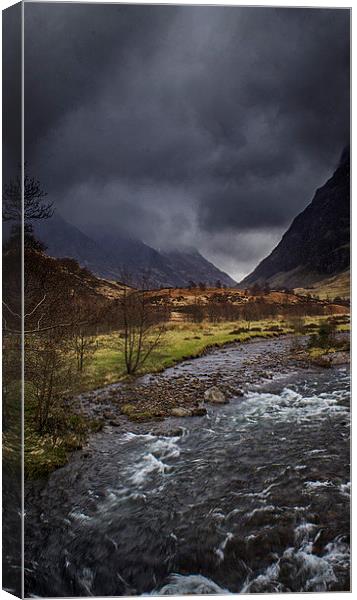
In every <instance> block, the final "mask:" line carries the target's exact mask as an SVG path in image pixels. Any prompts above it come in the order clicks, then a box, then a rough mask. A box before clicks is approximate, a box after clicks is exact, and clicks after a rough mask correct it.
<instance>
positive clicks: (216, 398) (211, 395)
mask: <svg viewBox="0 0 357 600" xmlns="http://www.w3.org/2000/svg"><path fill="white" fill-rule="evenodd" d="M204 398H205V401H206V402H210V403H211V404H227V403H228V400H227V399H226V397H225V395H224V394H223V392H221V390H220V389H219V388H218V387H216V386H215V385H214V386H212V387H211V388H209V389H208V390H206V391H205V393H204Z"/></svg>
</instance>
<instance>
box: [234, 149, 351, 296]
mask: <svg viewBox="0 0 357 600" xmlns="http://www.w3.org/2000/svg"><path fill="white" fill-rule="evenodd" d="M349 228H350V153H349V149H345V150H344V152H343V154H342V157H341V160H340V164H339V165H338V168H337V169H336V171H335V173H334V174H333V176H332V177H331V178H330V179H329V180H328V181H327V182H326V184H325V185H324V186H322V187H321V188H319V189H318V190H317V192H316V194H315V196H314V198H313V200H312V202H311V203H310V204H309V205H308V206H307V207H306V208H305V210H304V211H303V212H302V213H300V214H299V215H298V216H297V217H296V218H295V219H294V221H293V223H292V225H291V226H290V228H289V229H288V231H287V232H286V233H285V234H284V235H283V237H282V240H281V241H280V243H279V244H278V246H277V247H276V248H275V249H274V250H273V252H272V253H271V254H270V255H269V256H268V257H267V258H265V259H264V260H263V261H262V262H261V263H260V264H259V265H258V267H257V268H256V269H255V270H254V271H253V273H251V274H250V275H248V277H246V278H245V279H243V281H241V282H240V284H239V285H240V287H247V286H251V285H253V284H255V283H257V284H269V285H270V286H271V287H274V288H283V287H289V288H294V287H303V288H307V287H310V286H311V285H312V284H313V283H315V282H316V281H321V280H322V279H325V278H327V277H332V276H334V275H337V274H338V273H341V272H343V271H345V270H346V269H348V267H349V263H350V229H349Z"/></svg>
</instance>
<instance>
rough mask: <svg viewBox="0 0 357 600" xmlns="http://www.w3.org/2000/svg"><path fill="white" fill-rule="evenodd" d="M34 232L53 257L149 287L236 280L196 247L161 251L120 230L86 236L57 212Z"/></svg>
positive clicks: (224, 283)
mask: <svg viewBox="0 0 357 600" xmlns="http://www.w3.org/2000/svg"><path fill="white" fill-rule="evenodd" d="M34 230H35V234H36V235H37V237H38V238H39V239H40V240H41V241H42V242H43V243H44V244H45V245H46V248H47V250H46V252H47V253H48V254H49V255H50V256H54V257H56V258H64V257H71V258H75V259H76V260H77V261H78V262H79V264H80V265H81V266H83V267H87V268H88V269H89V270H90V271H92V272H93V273H95V274H96V275H99V276H100V277H105V278H107V279H113V280H118V281H123V279H127V280H128V281H127V282H128V283H132V284H133V285H141V284H143V283H144V280H145V283H146V284H148V285H149V286H150V287H172V286H173V287H186V286H188V285H190V284H191V282H195V283H199V282H203V283H205V284H206V285H216V283H217V281H220V283H221V284H222V285H227V286H233V285H235V284H236V282H235V281H234V280H233V279H232V278H231V277H230V276H229V275H227V274H226V273H224V272H223V271H221V270H220V269H218V268H217V267H215V265H213V264H212V263H211V262H209V261H208V260H206V259H205V258H204V257H203V256H202V255H201V254H200V253H199V252H198V251H197V250H196V249H194V248H190V249H185V250H175V251H170V252H162V251H158V250H155V249H154V248H152V247H151V246H148V245H147V244H144V243H143V242H142V241H140V240H137V239H133V238H130V237H125V236H124V235H123V234H117V235H114V234H111V235H104V234H103V233H101V234H98V236H96V235H94V236H93V235H92V236H88V235H86V234H85V233H83V232H82V231H81V230H80V229H78V227H76V226H74V225H71V224H70V223H68V222H67V221H65V219H63V218H62V217H61V216H60V215H59V214H58V213H55V214H54V215H53V217H52V218H51V219H47V220H46V221H41V222H37V223H36V224H35V225H34Z"/></svg>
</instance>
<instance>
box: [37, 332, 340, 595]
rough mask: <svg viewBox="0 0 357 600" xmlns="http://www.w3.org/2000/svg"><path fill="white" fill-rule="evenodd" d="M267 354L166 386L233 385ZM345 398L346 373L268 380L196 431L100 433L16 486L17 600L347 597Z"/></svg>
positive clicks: (185, 427)
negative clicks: (210, 380) (21, 550)
mask: <svg viewBox="0 0 357 600" xmlns="http://www.w3.org/2000/svg"><path fill="white" fill-rule="evenodd" d="M277 344H281V342H279V341H272V342H258V343H255V344H249V345H247V346H245V349H244V350H242V348H243V347H242V345H238V344H237V345H232V346H231V347H229V348H225V349H221V350H216V351H215V352H213V353H211V354H208V355H206V356H204V357H202V358H199V359H197V360H195V361H191V362H189V361H188V362H186V363H182V364H181V365H178V366H177V367H174V368H172V369H168V370H167V371H166V372H165V373H164V375H163V376H164V377H177V376H180V375H182V373H186V375H188V376H189V374H190V373H194V374H195V376H196V377H202V378H204V377H205V376H206V375H207V374H208V373H210V372H212V370H217V369H218V370H221V371H222V370H223V371H224V373H225V375H226V377H227V379H229V378H231V379H232V378H234V376H235V373H237V369H239V368H241V362H240V361H241V360H242V353H243V354H244V353H245V356H246V355H247V352H248V354H249V360H250V364H251V365H252V364H253V365H254V361H255V364H257V365H259V357H261V356H262V355H263V354H262V353H265V352H266V351H273V350H274V348H277V347H279V348H281V346H277ZM161 377H162V376H161ZM349 386H350V381H349V370H348V368H347V367H345V366H342V367H341V366H340V367H334V368H331V369H309V370H306V369H295V368H290V369H285V370H282V371H281V372H279V370H277V371H275V372H273V374H272V375H271V376H270V378H269V377H261V378H260V379H259V381H256V382H255V383H253V382H252V383H251V384H249V385H248V389H246V390H245V393H244V396H243V397H236V398H233V399H232V400H231V401H230V403H229V404H226V405H222V406H209V407H208V413H207V415H206V416H204V417H191V418H185V419H171V420H170V423H171V424H174V425H175V429H176V433H177V434H176V435H168V434H167V435H165V432H161V433H160V431H158V432H156V433H155V430H152V431H150V428H149V429H148V427H146V428H145V427H144V426H142V427H141V429H140V428H138V427H136V428H134V427H133V428H132V430H131V431H130V423H129V424H128V426H127V431H123V430H122V429H121V428H119V429H118V428H115V427H110V426H106V427H105V428H104V430H103V431H102V432H100V433H97V434H95V435H93V436H92V437H91V438H90V440H89V443H88V447H86V448H85V449H84V450H82V451H80V452H76V453H74V454H73V455H72V457H71V459H70V462H69V463H68V465H66V466H65V467H63V468H61V469H59V470H58V471H56V472H55V473H53V474H52V475H51V476H50V478H49V480H48V481H47V482H38V483H36V484H28V486H27V498H26V594H27V595H28V596H29V595H36V596H42V597H43V596H45V597H51V596H66V597H68V596H88V595H94V596H106V595H108V596H109V595H111V596H116V595H134V594H138V595H150V594H159V595H165V594H168V595H170V594H187V593H191V594H205V593H210V594H216V593H227V594H229V593H252V592H273V591H278V592H286V591H293V592H299V591H328V590H344V591H347V590H349V558H350V557H349V491H350V484H349V463H350V457H349ZM180 428H181V429H180ZM168 432H169V430H168ZM171 433H172V432H171ZM178 433H180V435H178Z"/></svg>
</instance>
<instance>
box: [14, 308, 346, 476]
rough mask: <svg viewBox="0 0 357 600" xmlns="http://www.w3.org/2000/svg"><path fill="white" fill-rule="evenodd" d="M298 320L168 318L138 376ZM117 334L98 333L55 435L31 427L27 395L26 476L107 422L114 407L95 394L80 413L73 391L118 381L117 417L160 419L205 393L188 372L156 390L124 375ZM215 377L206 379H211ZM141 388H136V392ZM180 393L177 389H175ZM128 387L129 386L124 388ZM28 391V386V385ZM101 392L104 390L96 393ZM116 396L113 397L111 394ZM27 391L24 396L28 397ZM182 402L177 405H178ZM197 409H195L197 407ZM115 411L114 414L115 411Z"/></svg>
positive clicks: (307, 326)
mask: <svg viewBox="0 0 357 600" xmlns="http://www.w3.org/2000/svg"><path fill="white" fill-rule="evenodd" d="M324 320H326V317H307V318H305V319H304V320H303V321H302V322H301V321H299V323H298V326H299V333H305V334H306V333H309V332H310V333H311V332H313V331H314V330H316V329H317V328H318V327H319V324H320V323H321V322H323V321H324ZM296 327H297V324H296V323H295V324H294V322H293V321H291V322H288V321H284V320H281V319H280V320H260V321H256V322H251V323H249V324H247V322H244V321H243V322H237V321H236V322H223V323H217V324H212V323H208V322H203V323H199V324H194V323H176V324H172V325H171V324H170V325H169V327H168V329H167V331H166V332H165V333H164V335H163V337H162V339H161V342H160V344H159V346H158V347H157V348H156V349H155V351H154V352H153V354H152V355H151V356H150V357H149V360H148V361H147V362H146V363H145V364H144V366H143V368H142V370H141V372H139V373H138V376H140V375H144V374H147V373H159V372H161V371H163V370H164V369H166V368H168V367H171V366H173V365H175V364H177V363H180V362H181V361H183V360H185V359H193V358H196V357H199V356H201V355H203V354H205V353H207V352H209V351H210V349H215V348H219V347H221V346H222V347H223V346H224V345H226V344H230V343H232V342H240V343H245V342H249V341H252V340H257V339H261V340H264V339H266V340H269V339H272V338H276V337H279V336H284V335H286V334H293V333H294V331H295V329H296ZM337 329H338V330H339V331H348V329H349V324H348V323H339V324H338V326H337ZM119 336H120V334H119V333H118V332H113V333H111V334H108V335H102V336H99V337H98V338H97V345H98V347H97V350H96V352H95V354H94V355H93V357H92V358H91V360H90V362H89V364H88V365H87V366H86V369H85V371H84V373H83V375H82V377H81V378H78V380H77V381H76V382H75V385H74V387H73V389H72V390H71V395H69V397H68V398H67V400H66V402H67V407H68V415H67V416H66V419H65V421H64V427H63V429H62V431H58V432H57V433H56V435H54V434H53V433H51V434H46V433H45V434H42V435H39V434H38V433H37V432H36V430H35V428H34V427H33V425H32V423H33V419H32V411H33V404H32V403H31V402H30V401H29V400H28V401H27V406H26V419H25V421H26V429H25V438H26V439H25V471H26V476H27V477H28V478H32V479H33V478H39V477H43V476H46V475H47V474H49V473H50V472H51V471H53V470H54V469H56V468H58V467H60V466H62V465H64V464H65V463H66V462H67V460H68V457H69V454H70V452H71V451H73V450H77V449H80V448H81V447H82V446H83V444H84V443H85V441H86V439H87V436H88V435H89V434H90V433H91V432H94V431H98V430H99V429H100V428H101V427H102V426H103V425H104V424H105V423H106V422H109V421H112V420H113V410H111V411H109V412H108V410H105V407H104V408H103V407H102V406H101V405H100V403H99V400H98V403H97V404H98V406H97V411H96V412H95V414H83V413H82V414H81V411H78V410H76V411H75V412H73V411H72V409H73V407H74V405H75V400H74V399H73V398H75V396H76V395H77V396H78V395H79V394H83V393H86V392H91V391H94V390H97V389H101V388H105V387H106V386H109V385H110V384H113V383H117V382H123V383H124V384H125V388H126V391H125V396H126V397H125V399H124V398H123V399H121V398H119V395H120V394H119V392H118V390H117V391H115V392H114V393H113V394H112V397H111V401H112V400H113V399H114V404H115V407H116V408H115V409H114V412H117V413H118V414H119V415H123V417H122V418H129V419H131V420H134V421H140V422H142V421H150V420H152V419H155V420H157V419H163V418H165V417H166V416H168V415H169V414H170V411H172V410H173V409H174V408H175V407H176V406H177V407H180V403H181V404H182V402H183V406H184V407H185V406H188V407H191V408H192V407H196V408H198V404H199V402H198V400H199V398H200V397H201V396H202V394H203V393H204V389H203V388H202V385H200V386H199V388H198V387H195V386H194V385H192V379H193V378H192V377H191V378H190V380H189V381H188V380H186V381H185V382H182V383H183V387H181V388H177V386H176V387H175V390H171V388H170V386H169V387H167V389H162V390H161V391H160V393H157V390H156V389H154V388H153V387H150V386H149V387H145V386H142V385H141V384H140V382H139V383H138V385H137V384H136V382H137V381H138V380H137V378H128V377H125V375H124V361H123V353H122V350H121V348H120V343H119V342H120V339H119ZM215 383H216V381H215V380H212V381H211V384H212V385H214V384H215ZM138 388H140V393H138ZM177 389H179V390H180V394H179V395H177V394H176V390H177ZM128 390H129V391H128ZM29 392H30V391H29ZM103 395H104V396H105V393H104V392H103V393H102V394H101V396H103ZM114 396H115V398H114ZM30 397H31V396H30V393H28V394H27V398H30ZM196 405H197V406H196ZM181 407H182V406H181ZM191 408H190V410H191ZM196 414H199V413H198V412H196ZM114 417H115V415H114Z"/></svg>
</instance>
